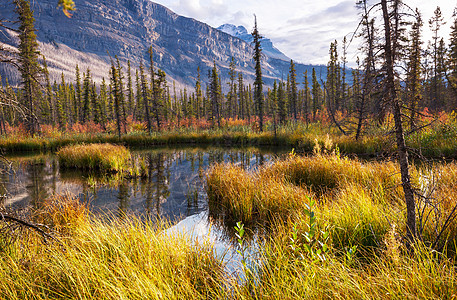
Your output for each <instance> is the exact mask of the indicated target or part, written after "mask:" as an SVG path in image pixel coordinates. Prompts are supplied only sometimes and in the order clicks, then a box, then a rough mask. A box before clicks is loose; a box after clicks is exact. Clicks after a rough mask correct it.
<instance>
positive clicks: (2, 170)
mask: <svg viewBox="0 0 457 300" xmlns="http://www.w3.org/2000/svg"><path fill="white" fill-rule="evenodd" d="M9 179H10V171H9V167H8V166H7V165H6V164H5V163H3V162H0V207H3V206H4V205H5V201H6V198H7V197H8V189H7V185H8V183H9V181H10V180H9Z"/></svg>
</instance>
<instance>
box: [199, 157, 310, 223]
mask: <svg viewBox="0 0 457 300" xmlns="http://www.w3.org/2000/svg"><path fill="white" fill-rule="evenodd" d="M206 188H207V195H208V206H209V210H210V213H211V214H212V215H213V216H214V215H216V216H222V217H223V218H224V220H225V221H228V223H231V224H234V223H235V222H237V221H242V222H243V223H245V224H252V223H263V222H268V221H272V220H274V219H275V218H283V219H284V220H285V219H287V218H288V217H290V216H292V215H293V214H295V213H296V212H297V211H299V210H301V209H303V208H304V207H305V205H306V204H307V203H308V200H309V196H311V197H312V193H310V192H308V191H307V190H305V189H302V188H300V187H296V186H293V185H291V184H288V183H286V182H285V181H284V179H283V178H281V177H266V176H263V175H261V174H260V173H255V174H254V173H250V172H248V171H245V170H243V169H242V168H240V167H237V166H233V165H232V164H217V165H215V166H213V168H212V169H211V170H210V172H209V174H208V176H207V185H206Z"/></svg>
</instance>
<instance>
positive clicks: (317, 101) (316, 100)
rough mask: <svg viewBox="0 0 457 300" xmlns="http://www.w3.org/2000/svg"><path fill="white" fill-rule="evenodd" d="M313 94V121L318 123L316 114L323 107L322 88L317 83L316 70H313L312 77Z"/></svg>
mask: <svg viewBox="0 0 457 300" xmlns="http://www.w3.org/2000/svg"><path fill="white" fill-rule="evenodd" d="M311 81H312V93H313V121H316V113H317V111H318V110H319V109H320V107H321V86H320V84H319V82H318V81H317V77H316V70H315V69H314V68H313V73H312V77H311Z"/></svg>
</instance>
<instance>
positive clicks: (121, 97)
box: [116, 56, 127, 133]
mask: <svg viewBox="0 0 457 300" xmlns="http://www.w3.org/2000/svg"><path fill="white" fill-rule="evenodd" d="M116 65H117V67H116V71H117V80H118V88H119V90H118V96H119V99H118V101H119V108H120V110H121V122H122V125H123V128H124V133H127V112H126V105H125V95H124V81H123V79H124V75H123V74H122V67H121V63H120V62H119V58H118V57H117V56H116Z"/></svg>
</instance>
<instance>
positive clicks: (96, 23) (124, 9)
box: [0, 0, 326, 87]
mask: <svg viewBox="0 0 457 300" xmlns="http://www.w3.org/2000/svg"><path fill="white" fill-rule="evenodd" d="M11 2H12V1H11V0H4V1H2V3H0V19H6V20H15V19H17V16H16V15H15V13H14V11H13V6H12V4H11ZM75 3H76V6H77V11H76V12H75V13H74V14H73V17H72V18H71V19H69V18H67V17H65V16H64V15H63V13H62V11H61V10H59V9H57V8H56V0H34V1H32V8H33V10H34V11H35V18H36V23H35V27H36V29H37V35H38V41H39V42H40V51H41V53H42V54H44V55H45V56H46V58H47V60H48V65H49V69H50V72H51V76H52V78H53V79H54V80H57V81H59V80H60V74H61V72H64V74H65V75H66V76H67V77H69V78H74V69H75V65H76V64H77V63H78V64H79V66H80V69H81V70H82V71H85V70H86V69H87V68H90V70H91V73H92V74H93V76H94V78H95V80H97V81H100V80H101V78H102V77H107V76H108V70H109V63H110V56H111V57H114V56H115V55H117V56H119V58H120V59H121V62H122V63H124V64H126V62H127V59H129V60H131V62H132V65H133V67H138V66H139V64H140V61H144V62H145V63H146V64H148V63H149V62H148V61H149V59H148V54H147V49H148V47H149V46H150V45H152V47H153V50H154V60H155V63H156V66H157V67H159V68H161V69H163V70H164V71H165V72H166V73H167V76H168V80H169V82H171V81H173V80H174V81H176V82H177V84H178V87H179V86H194V84H195V81H196V77H197V67H200V69H201V74H202V78H203V79H204V80H206V75H207V72H208V70H209V69H210V68H211V67H212V65H213V61H215V62H216V64H217V65H218V67H219V68H220V70H221V73H222V80H223V81H227V79H228V65H229V62H230V60H231V57H232V56H233V57H234V58H235V61H236V64H237V70H238V71H240V72H243V74H244V76H245V78H246V79H247V81H248V82H252V81H253V75H254V63H253V60H252V45H251V44H250V43H249V39H248V38H247V36H249V34H248V33H247V30H246V29H245V28H244V27H243V28H240V27H238V28H240V33H243V34H244V35H245V37H244V38H243V36H242V35H240V36H238V37H236V36H232V35H231V34H228V33H226V32H227V28H228V27H227V26H225V27H223V28H221V29H222V30H223V31H226V32H223V31H221V30H218V29H215V28H212V27H211V26H209V25H207V24H204V23H202V22H199V21H197V20H194V19H191V18H186V17H182V16H179V15H177V14H175V13H174V12H172V11H171V10H169V9H168V8H166V7H164V6H162V5H159V4H156V3H153V2H151V1H148V0H76V1H75ZM16 26H17V25H16ZM232 26H233V25H232ZM232 33H233V32H232ZM246 34H247V35H246ZM0 42H2V43H5V44H8V45H12V46H17V43H18V40H17V37H16V33H14V32H13V31H10V30H2V31H1V32H0ZM263 46H264V60H263V74H264V81H265V84H267V85H271V84H272V82H273V80H274V79H281V78H283V79H286V78H287V73H288V69H289V58H287V57H286V56H285V55H284V54H282V53H281V52H280V51H279V50H277V49H276V48H274V46H273V44H272V43H271V41H269V40H265V41H264V44H263ZM296 67H297V73H298V74H299V78H300V76H301V75H300V74H301V73H303V72H304V71H305V70H308V73H309V74H311V69H312V67H313V66H307V65H302V64H297V66H296ZM314 67H316V68H317V74H318V76H321V77H322V78H325V74H326V68H325V66H314ZM0 74H2V77H5V75H6V76H7V77H8V78H9V80H10V82H12V83H13V84H14V83H16V82H18V81H19V80H20V78H19V76H18V74H17V72H16V71H15V70H14V69H13V68H12V67H10V66H5V65H4V64H3V65H2V66H0ZM299 81H300V82H301V81H302V80H301V79H300V80H299ZM223 86H224V87H225V86H226V85H225V84H223Z"/></svg>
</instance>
